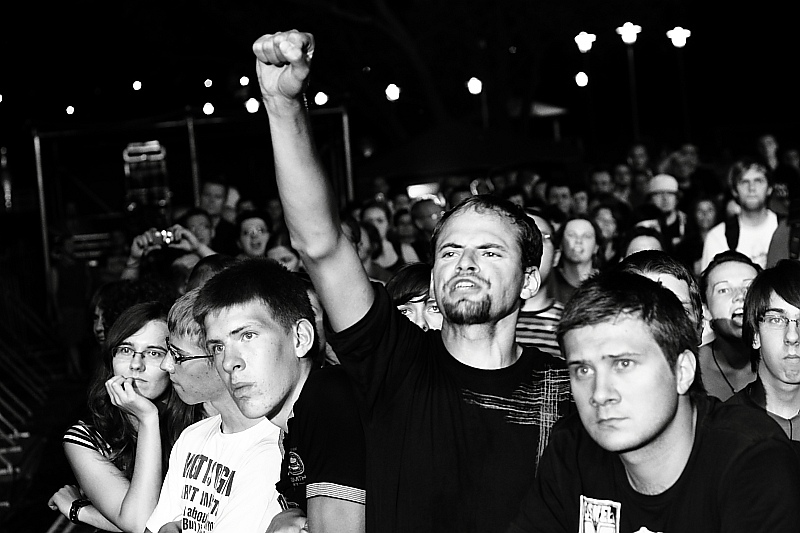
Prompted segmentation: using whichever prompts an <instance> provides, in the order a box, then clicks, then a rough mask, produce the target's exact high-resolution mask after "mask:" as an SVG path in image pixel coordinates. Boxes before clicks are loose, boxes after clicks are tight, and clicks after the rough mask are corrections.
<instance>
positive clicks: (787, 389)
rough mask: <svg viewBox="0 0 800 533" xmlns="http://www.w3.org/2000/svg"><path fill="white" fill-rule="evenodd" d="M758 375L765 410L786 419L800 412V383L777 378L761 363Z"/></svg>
mask: <svg viewBox="0 0 800 533" xmlns="http://www.w3.org/2000/svg"><path fill="white" fill-rule="evenodd" d="M758 376H759V377H760V378H761V383H762V384H763V385H764V392H765V394H766V397H767V411H769V412H770V413H773V414H776V415H778V416H780V417H782V418H786V419H787V420H788V419H790V418H792V417H794V416H795V415H796V414H797V413H798V412H800V385H798V384H794V383H792V384H790V383H784V382H782V381H779V380H777V379H776V378H775V377H774V376H772V375H771V374H769V371H768V370H766V368H765V367H764V364H763V363H762V364H761V365H760V366H759V369H758Z"/></svg>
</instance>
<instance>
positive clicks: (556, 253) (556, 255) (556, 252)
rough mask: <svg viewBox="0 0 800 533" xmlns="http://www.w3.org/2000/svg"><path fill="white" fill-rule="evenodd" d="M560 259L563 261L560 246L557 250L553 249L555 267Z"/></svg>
mask: <svg viewBox="0 0 800 533" xmlns="http://www.w3.org/2000/svg"><path fill="white" fill-rule="evenodd" d="M559 261H561V247H558V248H556V249H555V250H553V266H552V268H555V267H556V265H557V264H558V262H559Z"/></svg>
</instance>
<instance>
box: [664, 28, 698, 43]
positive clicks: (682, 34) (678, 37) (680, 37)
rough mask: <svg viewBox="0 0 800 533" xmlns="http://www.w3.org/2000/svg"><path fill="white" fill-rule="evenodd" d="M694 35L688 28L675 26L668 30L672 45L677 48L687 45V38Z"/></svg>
mask: <svg viewBox="0 0 800 533" xmlns="http://www.w3.org/2000/svg"><path fill="white" fill-rule="evenodd" d="M691 36H692V32H691V31H689V30H687V29H686V28H681V27H680V26H675V27H674V28H672V29H671V30H669V31H668V32H667V37H669V40H670V41H672V46H674V47H675V48H683V47H684V46H686V39H688V38H689V37H691Z"/></svg>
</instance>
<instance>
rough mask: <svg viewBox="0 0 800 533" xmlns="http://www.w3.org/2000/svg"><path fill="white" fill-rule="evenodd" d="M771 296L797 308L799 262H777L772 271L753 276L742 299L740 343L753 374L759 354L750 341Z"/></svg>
mask: <svg viewBox="0 0 800 533" xmlns="http://www.w3.org/2000/svg"><path fill="white" fill-rule="evenodd" d="M773 293H775V294H777V295H778V296H780V297H781V298H783V299H784V300H786V302H787V303H788V304H790V305H793V306H795V307H800V262H798V261H795V260H792V259H781V260H780V261H778V262H777V263H776V264H775V266H774V267H772V268H767V269H765V270H763V271H761V272H759V274H758V275H757V276H756V278H755V279H754V280H753V283H752V284H751V285H750V288H748V289H747V296H745V299H744V324H743V325H742V339H743V340H744V341H745V342H746V343H747V345H748V346H750V347H751V348H750V365H751V366H752V368H753V371H754V372H755V371H756V370H758V363H759V361H760V360H761V352H760V351H759V350H758V349H756V348H753V347H752V346H753V338H754V337H755V334H756V332H757V331H758V323H759V322H760V321H761V319H762V318H763V317H764V313H765V312H766V311H767V309H769V299H770V297H771V296H772V294H773Z"/></svg>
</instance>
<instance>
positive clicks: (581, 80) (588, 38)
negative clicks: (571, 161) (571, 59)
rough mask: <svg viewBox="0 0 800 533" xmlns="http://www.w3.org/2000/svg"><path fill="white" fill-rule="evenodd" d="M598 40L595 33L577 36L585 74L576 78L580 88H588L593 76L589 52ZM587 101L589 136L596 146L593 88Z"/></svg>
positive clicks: (582, 33) (583, 33)
mask: <svg viewBox="0 0 800 533" xmlns="http://www.w3.org/2000/svg"><path fill="white" fill-rule="evenodd" d="M596 40H597V36H596V35H595V34H593V33H586V32H585V31H582V32H580V33H579V34H578V35H576V36H575V44H577V45H578V51H580V53H581V55H582V56H583V68H584V70H583V72H579V73H578V74H577V75H576V76H575V83H576V84H577V85H578V87H586V86H587V85H588V84H589V80H590V75H591V65H589V56H588V52H589V50H591V49H592V45H593V44H594V42H595V41H596ZM586 100H587V110H586V115H587V116H588V117H589V120H588V122H589V136H590V140H591V145H592V146H596V145H597V143H596V142H595V141H596V135H595V120H594V102H593V98H592V87H589V88H588V90H587V91H586Z"/></svg>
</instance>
